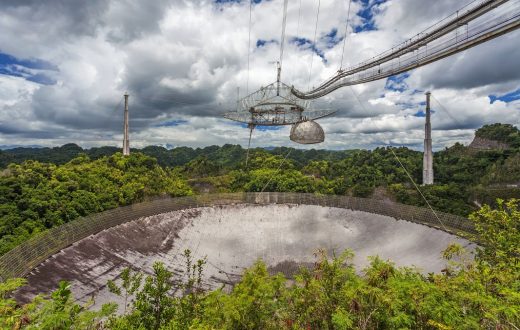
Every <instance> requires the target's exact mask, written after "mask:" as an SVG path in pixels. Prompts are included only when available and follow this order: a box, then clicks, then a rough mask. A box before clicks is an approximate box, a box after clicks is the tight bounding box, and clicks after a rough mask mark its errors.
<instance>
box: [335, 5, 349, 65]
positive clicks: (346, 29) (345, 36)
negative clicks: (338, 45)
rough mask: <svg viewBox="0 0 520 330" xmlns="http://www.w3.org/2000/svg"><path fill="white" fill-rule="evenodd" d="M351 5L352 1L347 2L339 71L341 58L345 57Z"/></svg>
mask: <svg viewBox="0 0 520 330" xmlns="http://www.w3.org/2000/svg"><path fill="white" fill-rule="evenodd" d="M351 4H352V0H349V1H348V9H347V23H346V24H345V35H343V51H342V52H341V63H340V65H339V70H338V71H341V69H343V56H344V55H345V45H346V43H347V36H348V24H349V22H350V5H351Z"/></svg>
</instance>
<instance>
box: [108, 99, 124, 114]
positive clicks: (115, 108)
mask: <svg viewBox="0 0 520 330" xmlns="http://www.w3.org/2000/svg"><path fill="white" fill-rule="evenodd" d="M122 102H123V97H122V96H120V97H119V103H118V104H117V105H116V106H115V107H114V109H112V111H110V114H113V113H114V112H116V110H117V109H119V107H120V106H121V103H122Z"/></svg>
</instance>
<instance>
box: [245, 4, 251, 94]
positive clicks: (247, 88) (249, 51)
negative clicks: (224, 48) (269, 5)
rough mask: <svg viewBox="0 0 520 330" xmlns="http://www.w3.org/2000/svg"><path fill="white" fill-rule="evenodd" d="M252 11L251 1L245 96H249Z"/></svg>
mask: <svg viewBox="0 0 520 330" xmlns="http://www.w3.org/2000/svg"><path fill="white" fill-rule="evenodd" d="M252 11H253V0H249V37H248V39H247V82H246V95H249V59H250V57H251V13H252Z"/></svg>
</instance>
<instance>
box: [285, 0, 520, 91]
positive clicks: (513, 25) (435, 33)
mask: <svg viewBox="0 0 520 330" xmlns="http://www.w3.org/2000/svg"><path fill="white" fill-rule="evenodd" d="M431 5H432V6H434V5H435V4H434V3H433V2H432V4H431ZM519 27H520V0H486V1H473V2H472V3H470V4H469V5H467V6H466V7H464V8H462V9H461V10H458V11H457V12H455V13H453V14H452V15H450V16H448V17H446V18H445V19H443V20H441V21H440V22H438V23H436V24H434V25H433V26H431V27H430V28H428V29H426V30H424V31H422V32H421V33H419V34H417V35H415V36H414V37H412V38H411V39H409V40H407V41H405V42H404V43H402V44H400V45H398V46H396V47H393V48H392V49H389V50H387V51H385V52H383V53H381V54H379V55H377V56H375V57H373V58H371V59H369V60H367V61H364V62H362V63H359V64H357V65H355V66H353V67H351V68H348V69H343V68H340V70H338V72H337V74H336V75H334V76H333V77H331V78H330V79H329V80H327V81H326V82H324V83H323V84H321V85H320V86H318V87H316V88H314V89H312V90H310V91H307V92H302V91H300V90H297V89H295V88H293V89H292V93H293V94H294V95H296V96H297V97H298V98H301V99H316V98H319V97H322V96H325V95H327V94H329V93H331V92H333V91H335V90H336V89H338V88H341V87H344V86H351V85H356V84H362V83H366V82H370V81H374V80H378V79H382V78H387V77H390V76H393V75H396V74H400V73H403V72H406V71H409V70H412V69H415V68H418V67H421V66H424V65H427V64H429V63H432V62H435V61H438V60H440V59H443V58H445V57H448V56H450V55H453V54H456V53H458V52H461V51H464V50H466V49H468V48H471V47H474V46H476V45H479V44H481V43H484V42H486V41H489V40H491V39H494V38H496V37H499V36H501V35H504V34H506V33H509V32H512V31H514V30H516V29H518V28H519ZM345 37H346V36H345Z"/></svg>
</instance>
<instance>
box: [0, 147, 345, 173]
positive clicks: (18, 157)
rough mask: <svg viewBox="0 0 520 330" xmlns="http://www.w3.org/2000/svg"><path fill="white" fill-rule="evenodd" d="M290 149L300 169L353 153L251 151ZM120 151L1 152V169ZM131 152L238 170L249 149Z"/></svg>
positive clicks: (161, 161) (160, 160)
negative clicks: (201, 160)
mask: <svg viewBox="0 0 520 330" xmlns="http://www.w3.org/2000/svg"><path fill="white" fill-rule="evenodd" d="M289 149H292V150H291V153H290V156H289V159H291V160H292V161H294V162H295V163H296V165H298V166H300V167H303V166H305V165H307V164H308V163H309V162H310V161H314V160H330V161H333V160H340V159H343V158H345V157H347V156H348V155H350V154H351V153H352V152H353V150H343V151H333V150H315V149H311V150H299V149H293V148H286V147H274V148H270V149H269V150H266V149H262V148H255V149H252V150H251V152H253V151H255V150H266V151H267V152H268V153H269V154H271V155H284V156H285V155H286V154H287V153H288V151H289ZM119 151H121V148H118V147H108V146H106V147H99V148H90V149H83V148H81V147H80V146H78V145H76V144H74V143H69V144H65V145H63V146H61V147H54V148H23V147H19V148H13V149H8V150H0V168H5V167H7V165H9V164H11V163H15V164H21V163H23V162H24V161H26V160H36V161H39V162H43V163H53V164H56V165H62V164H65V163H67V162H69V161H70V160H72V159H74V158H76V157H78V156H81V155H87V156H89V157H90V158H91V159H99V158H101V157H104V156H111V155H113V154H115V153H117V152H119ZM131 151H132V152H141V153H143V154H145V155H147V156H151V157H154V158H156V159H157V162H158V164H159V165H161V166H168V167H175V166H183V165H186V164H187V163H189V162H190V161H192V160H194V159H195V158H198V157H204V158H207V159H208V160H210V161H212V162H214V163H215V164H216V165H217V166H221V167H222V166H224V167H237V166H239V165H241V164H242V163H243V162H244V160H245V157H246V149H244V148H242V147H241V146H240V145H232V144H225V145H223V146H208V147H205V148H190V147H177V148H173V149H170V150H169V149H166V148H164V147H160V146H148V147H145V148H143V149H136V148H132V149H131Z"/></svg>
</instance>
